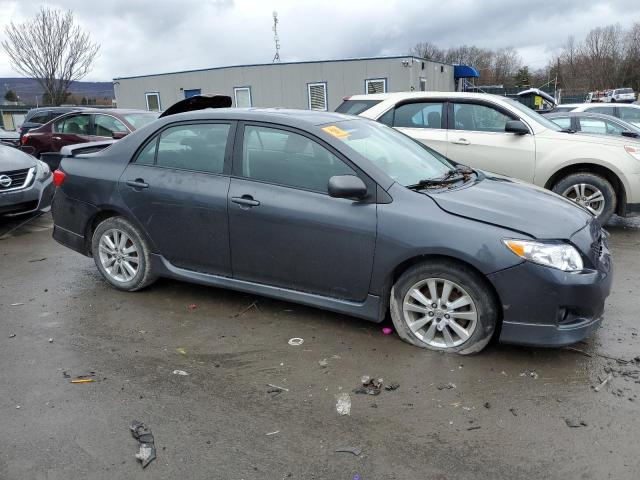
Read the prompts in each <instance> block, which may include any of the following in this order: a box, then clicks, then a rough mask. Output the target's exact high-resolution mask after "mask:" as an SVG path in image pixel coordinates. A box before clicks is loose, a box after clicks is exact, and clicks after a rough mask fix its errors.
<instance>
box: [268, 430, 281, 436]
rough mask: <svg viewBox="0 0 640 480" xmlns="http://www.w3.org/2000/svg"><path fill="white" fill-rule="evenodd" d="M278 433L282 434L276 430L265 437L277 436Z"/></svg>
mask: <svg viewBox="0 0 640 480" xmlns="http://www.w3.org/2000/svg"><path fill="white" fill-rule="evenodd" d="M278 433H280V430H276V431H275V432H269V433H265V435H266V436H267V437H269V436H271V435H277V434H278Z"/></svg>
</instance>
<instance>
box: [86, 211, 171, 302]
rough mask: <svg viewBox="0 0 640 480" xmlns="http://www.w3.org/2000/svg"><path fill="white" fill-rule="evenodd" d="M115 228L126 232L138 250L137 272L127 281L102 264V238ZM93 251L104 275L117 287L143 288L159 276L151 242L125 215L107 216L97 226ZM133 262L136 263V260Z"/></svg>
mask: <svg viewBox="0 0 640 480" xmlns="http://www.w3.org/2000/svg"><path fill="white" fill-rule="evenodd" d="M114 230H117V231H121V232H124V233H125V234H126V235H127V236H128V237H129V239H130V240H131V243H132V244H133V245H134V246H135V248H136V251H137V252H136V259H137V261H138V268H137V272H136V274H135V275H134V276H133V277H132V278H130V279H128V280H126V281H125V280H123V281H119V280H117V279H116V278H114V276H113V275H112V274H111V273H109V272H108V271H107V269H106V268H105V266H104V265H103V264H102V260H101V257H100V250H99V246H100V239H101V238H102V237H103V235H104V234H105V232H109V231H114ZM91 253H92V254H93V259H94V261H95V263H96V266H97V267H98V270H99V271H100V274H101V275H102V277H103V278H104V279H105V280H106V281H107V282H108V283H109V284H110V285H112V286H113V287H115V288H117V289H118V290H124V291H128V292H134V291H136V290H141V289H143V288H145V287H147V286H149V285H151V284H152V283H153V282H155V281H156V279H157V278H158V275H157V274H156V273H155V272H154V268H153V262H152V260H151V256H150V255H151V249H150V248H149V244H148V243H147V241H146V240H145V238H144V235H142V234H140V232H139V231H138V229H137V228H136V227H135V226H134V225H133V224H132V223H131V222H130V221H128V220H127V219H126V218H124V217H110V218H107V219H106V220H104V221H103V222H101V223H100V224H99V225H98V226H97V227H96V229H95V230H94V232H93V236H92V237H91ZM133 263H134V264H135V262H133Z"/></svg>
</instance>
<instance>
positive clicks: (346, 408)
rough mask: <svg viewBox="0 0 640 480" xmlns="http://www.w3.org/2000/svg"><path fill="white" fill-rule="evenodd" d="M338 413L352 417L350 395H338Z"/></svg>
mask: <svg viewBox="0 0 640 480" xmlns="http://www.w3.org/2000/svg"><path fill="white" fill-rule="evenodd" d="M336 411H337V412H338V415H351V397H350V396H349V394H348V393H341V394H340V395H336Z"/></svg>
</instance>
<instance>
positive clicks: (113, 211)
mask: <svg viewBox="0 0 640 480" xmlns="http://www.w3.org/2000/svg"><path fill="white" fill-rule="evenodd" d="M112 217H123V218H125V219H126V220H127V221H129V222H131V223H132V224H133V225H134V226H135V227H136V228H137V229H138V231H139V232H140V234H141V235H143V236H144V238H145V240H146V241H147V242H148V243H149V245H151V247H152V248H153V249H154V250H155V246H154V243H153V242H152V241H151V239H150V238H149V235H148V234H147V232H146V230H145V229H144V228H142V226H141V225H140V224H139V223H138V222H137V221H136V220H135V218H133V217H132V215H130V214H129V213H128V212H126V211H125V210H123V209H122V208H120V207H117V206H115V205H104V206H101V207H100V209H99V210H98V212H96V214H95V215H93V216H92V217H91V218H89V220H88V221H87V224H86V226H85V235H84V239H85V249H86V252H87V254H88V255H89V256H91V240H92V238H93V232H94V231H95V230H96V228H97V227H98V225H100V223H102V222H104V221H105V220H107V219H108V218H112Z"/></svg>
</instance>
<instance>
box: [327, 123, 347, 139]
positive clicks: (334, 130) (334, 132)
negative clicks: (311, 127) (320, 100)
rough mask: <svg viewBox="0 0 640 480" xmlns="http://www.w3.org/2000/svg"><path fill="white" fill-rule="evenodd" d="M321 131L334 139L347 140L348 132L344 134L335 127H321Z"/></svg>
mask: <svg viewBox="0 0 640 480" xmlns="http://www.w3.org/2000/svg"><path fill="white" fill-rule="evenodd" d="M322 130H324V131H325V132H327V133H328V134H329V135H333V136H334V137H336V138H347V137H348V136H349V132H345V131H344V130H342V129H341V128H338V127H336V126H335V125H329V126H328V127H322Z"/></svg>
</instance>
